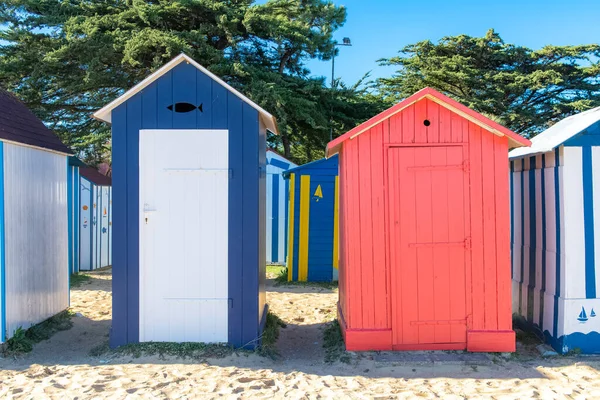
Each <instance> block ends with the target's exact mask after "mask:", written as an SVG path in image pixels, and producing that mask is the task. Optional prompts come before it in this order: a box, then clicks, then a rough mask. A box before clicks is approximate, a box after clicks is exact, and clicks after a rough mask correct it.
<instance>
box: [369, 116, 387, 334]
mask: <svg viewBox="0 0 600 400" xmlns="http://www.w3.org/2000/svg"><path fill="white" fill-rule="evenodd" d="M383 128H384V124H379V125H377V126H375V127H374V128H373V129H372V132H371V133H370V140H371V167H370V169H369V170H370V172H371V176H370V181H371V220H372V227H373V233H372V246H373V261H372V262H373V282H374V284H375V285H374V295H375V299H374V301H375V304H374V305H375V325H374V327H375V328H387V327H389V325H388V322H387V315H388V311H387V309H388V299H387V279H386V263H385V254H386V248H385V200H384V199H385V193H384V188H383V173H384V170H383V165H384V163H383V135H384V133H383V132H384V130H383Z"/></svg>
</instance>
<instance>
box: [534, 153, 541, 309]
mask: <svg viewBox="0 0 600 400" xmlns="http://www.w3.org/2000/svg"><path fill="white" fill-rule="evenodd" d="M541 158H542V157H541V156H538V157H536V164H535V165H536V167H537V169H536V170H535V172H534V174H535V227H532V229H535V243H532V246H535V247H534V248H533V249H534V251H535V288H536V289H537V290H541V289H542V257H543V255H544V249H543V247H542V244H543V237H542V219H543V215H542V169H541V166H542V160H541ZM538 299H539V297H538Z"/></svg>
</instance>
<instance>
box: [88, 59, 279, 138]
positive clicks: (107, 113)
mask: <svg viewBox="0 0 600 400" xmlns="http://www.w3.org/2000/svg"><path fill="white" fill-rule="evenodd" d="M182 62H188V63H190V64H192V65H193V66H194V67H196V68H198V69H199V70H200V71H202V72H203V73H204V74H206V75H208V76H209V77H210V78H211V79H213V80H214V81H216V82H218V83H219V84H220V85H221V86H223V87H224V88H225V89H227V90H229V91H230V92H231V93H233V94H234V95H236V96H237V97H239V98H240V99H241V100H242V101H244V102H246V103H247V104H248V105H250V106H251V107H252V108H254V109H255V110H256V111H258V114H259V115H260V118H261V120H262V121H263V122H264V124H265V126H266V127H267V129H268V130H270V131H271V132H273V133H276V134H279V131H278V129H277V121H276V120H275V117H274V116H273V115H271V114H270V113H268V112H267V111H265V110H264V109H263V108H261V107H260V106H259V105H258V104H256V103H254V102H253V101H252V100H250V99H249V98H247V97H246V96H244V95H243V94H241V93H240V92H238V91H237V90H235V89H234V88H233V87H231V86H230V85H228V84H227V83H225V81H223V80H222V79H221V78H219V77H218V76H216V75H215V74H213V73H212V72H210V71H209V70H207V69H206V68H204V67H203V66H202V65H200V64H198V63H197V62H196V61H194V60H193V59H192V58H190V57H189V56H187V55H185V54H183V53H181V54H180V55H178V56H177V57H175V58H174V59H172V60H171V61H169V62H168V63H166V64H165V65H163V66H162V67H161V68H159V69H158V70H156V71H155V72H154V73H153V74H151V75H149V76H148V77H147V78H146V79H144V80H143V81H141V82H140V83H138V84H137V85H135V86H134V87H132V88H131V89H129V90H128V91H127V92H125V93H124V94H123V95H121V96H120V97H118V98H117V99H115V100H113V101H112V102H110V103H109V104H107V105H105V106H104V107H102V108H101V109H100V110H98V111H96V112H95V113H94V114H93V117H94V118H96V119H98V120H101V121H104V122H108V123H110V122H111V111H112V110H113V109H115V108H117V107H118V106H119V105H121V104H122V103H124V102H126V101H127V100H128V99H130V98H131V97H133V96H134V95H135V94H136V93H138V92H140V91H141V90H143V89H144V88H145V87H147V86H148V85H150V84H151V83H152V82H154V81H155V80H157V79H158V78H160V77H161V76H163V75H164V74H166V73H167V72H169V71H170V70H172V69H173V68H175V67H176V66H177V65H179V64H181V63H182Z"/></svg>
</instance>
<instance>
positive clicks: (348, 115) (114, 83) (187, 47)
mask: <svg viewBox="0 0 600 400" xmlns="http://www.w3.org/2000/svg"><path fill="white" fill-rule="evenodd" d="M345 19H346V10H345V8H344V7H340V6H335V5H334V4H333V3H332V2H330V1H328V0H269V1H267V2H266V3H264V4H255V3H254V0H157V1H147V0H115V1H112V2H105V1H101V0H89V1H79V0H75V1H68V2H65V1H62V0H43V1H42V0H6V1H4V2H2V3H1V5H0V24H1V25H2V26H3V27H4V28H3V29H2V30H0V86H2V87H4V88H7V89H9V90H11V91H13V92H15V93H16V94H17V95H18V96H19V97H20V98H21V99H22V100H23V101H24V102H25V103H26V104H27V105H28V106H29V107H30V108H32V109H33V111H34V112H35V113H36V114H37V115H38V116H39V117H40V118H42V120H44V121H45V122H46V123H47V124H48V125H49V126H50V127H51V128H52V129H54V130H55V131H56V132H57V133H58V134H59V136H60V137H61V138H62V139H63V141H64V142H65V143H66V144H68V145H69V146H72V147H73V148H74V149H75V150H76V151H77V152H79V154H80V156H82V157H83V158H84V159H85V160H86V161H87V162H88V163H90V164H94V165H95V164H98V163H100V162H102V161H105V160H106V159H107V158H108V157H110V155H109V154H110V153H109V146H110V144H109V139H110V132H109V127H108V126H107V125H106V124H104V123H101V122H98V121H94V120H92V119H91V118H90V114H91V113H92V112H93V111H95V110H97V109H99V108H101V107H102V106H104V105H105V104H107V103H108V102H110V101H111V100H113V99H115V98H116V97H118V96H119V95H121V94H122V93H123V92H124V91H125V90H127V89H129V88H131V87H132V86H133V85H134V84H136V83H137V82H139V81H140V80H142V79H143V78H145V77H146V76H147V75H149V74H150V73H151V72H152V71H154V70H156V69H157V68H159V67H160V66H162V65H163V64H164V63H166V62H167V61H168V60H170V59H171V58H173V57H174V56H176V55H177V54H179V53H181V52H185V53H186V54H188V55H189V56H191V57H192V58H193V59H195V60H196V61H198V62H199V63H200V64H202V65H204V66H206V67H207V68H208V69H210V70H211V71H213V72H215V73H216V74H217V75H219V76H222V77H223V78H224V79H225V80H226V81H227V82H228V83H230V84H231V85H233V86H234V87H236V88H238V89H240V90H241V91H243V92H244V93H246V94H247V95H248V96H249V97H250V98H251V99H252V100H253V101H255V102H257V103H258V104H260V105H261V106H263V107H264V108H265V109H267V110H269V111H271V112H272V113H273V114H274V115H275V116H276V117H277V118H278V120H279V122H280V130H281V132H282V135H281V136H280V137H278V138H276V139H274V140H273V141H272V143H271V145H272V146H275V147H280V149H282V152H283V153H284V154H285V155H286V157H291V158H295V159H296V160H297V161H301V162H303V161H307V160H310V159H312V158H314V157H320V156H322V154H323V153H322V150H323V148H324V144H325V143H326V141H327V138H328V134H327V133H328V130H329V125H330V124H329V118H330V117H331V116H332V115H333V117H334V119H335V120H336V126H335V128H336V130H337V131H338V132H337V133H339V130H343V129H346V128H347V127H349V126H353V125H354V124H355V123H356V122H357V121H359V120H361V119H366V118H368V117H369V116H370V115H371V114H372V111H373V109H375V108H377V104H376V103H373V102H372V101H371V99H365V98H364V96H363V94H362V93H361V91H360V90H356V89H355V88H347V89H343V90H331V89H329V88H326V87H325V85H324V80H323V79H312V78H308V73H309V71H308V70H307V69H306V67H305V62H306V61H307V60H308V59H311V58H318V59H327V58H329V57H330V56H331V55H332V54H333V51H334V50H335V45H334V43H335V42H334V41H333V36H332V35H333V33H334V32H335V30H336V29H337V28H338V27H340V26H341V25H342V24H343V23H344V22H345ZM323 110H326V111H327V112H323Z"/></svg>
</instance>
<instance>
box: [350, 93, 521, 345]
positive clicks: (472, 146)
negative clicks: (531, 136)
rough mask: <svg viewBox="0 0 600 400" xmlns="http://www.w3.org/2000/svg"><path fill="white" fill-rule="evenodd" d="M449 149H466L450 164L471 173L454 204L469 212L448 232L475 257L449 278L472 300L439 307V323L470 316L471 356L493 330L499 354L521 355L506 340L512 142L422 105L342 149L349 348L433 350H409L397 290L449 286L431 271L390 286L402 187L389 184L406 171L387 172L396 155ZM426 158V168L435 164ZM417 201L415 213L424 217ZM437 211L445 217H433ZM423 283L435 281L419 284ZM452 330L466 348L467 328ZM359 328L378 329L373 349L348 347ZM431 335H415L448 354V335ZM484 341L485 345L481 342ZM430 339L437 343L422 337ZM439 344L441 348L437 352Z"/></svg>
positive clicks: (451, 301) (364, 330)
mask: <svg viewBox="0 0 600 400" xmlns="http://www.w3.org/2000/svg"><path fill="white" fill-rule="evenodd" d="M425 120H427V121H428V123H429V125H428V126H426V124H425V123H424V122H425ZM448 145H450V146H453V147H462V149H463V151H462V154H463V156H460V157H459V158H461V159H456V160H452V163H453V164H461V163H464V170H465V171H467V172H466V173H464V182H462V184H461V187H463V188H465V189H466V190H468V191H467V195H466V196H465V198H464V200H463V201H459V202H458V203H456V204H461V210H460V211H459V212H457V213H454V215H452V214H453V213H450V214H449V215H447V216H446V217H448V221H449V222H448V229H449V230H452V229H454V230H456V229H460V231H459V232H456V235H459V236H460V235H464V236H465V237H466V238H467V239H469V238H470V248H471V250H470V251H464V250H462V251H461V253H462V254H464V270H463V272H461V274H464V275H453V274H449V275H448V276H447V277H446V278H445V279H446V280H449V282H450V283H451V284H452V285H453V288H458V290H461V291H462V292H463V293H464V294H463V295H462V297H460V298H456V297H455V296H454V297H453V296H449V298H448V300H447V302H448V304H449V305H450V308H449V309H446V308H444V309H443V310H442V309H440V310H439V311H438V312H437V315H434V316H432V318H433V319H438V320H446V319H448V320H460V319H461V318H462V320H465V318H466V320H465V321H466V327H467V330H468V331H478V332H479V333H477V334H476V335H474V336H472V337H476V338H477V341H476V344H474V347H471V348H470V350H474V351H482V350H489V349H487V348H484V347H482V346H481V345H480V344H479V343H481V340H483V341H484V342H485V338H486V337H489V338H492V336H486V335H487V334H488V333H489V334H490V335H494V334H496V335H498V336H497V337H498V338H499V339H498V340H495V339H492V340H490V343H496V344H497V343H500V344H499V345H498V344H497V346H498V347H496V348H497V349H504V350H511V349H514V342H513V343H512V344H511V342H510V334H508V335H507V334H506V331H510V330H511V329H512V328H511V287H510V249H509V238H510V236H509V199H508V195H507V193H508V179H507V178H506V177H507V176H508V166H507V163H506V160H507V153H508V139H507V137H500V136H497V135H494V134H492V133H490V132H487V131H485V130H483V129H482V128H481V127H480V126H479V125H476V124H474V123H473V122H470V121H468V120H467V119H465V118H463V117H461V116H459V115H457V114H455V113H453V112H452V111H450V110H448V109H446V108H445V107H442V106H440V105H439V104H437V103H435V102H433V101H431V100H429V99H422V100H420V101H417V102H416V103H414V104H412V105H410V106H408V107H406V108H405V109H404V110H402V111H401V112H399V113H397V114H394V115H392V116H391V117H389V118H387V119H384V120H382V121H381V122H379V123H378V124H376V125H374V126H373V127H371V128H370V129H369V130H368V131H366V132H364V133H362V134H360V135H359V136H357V137H354V138H352V139H349V140H346V141H345V142H343V144H342V148H341V150H340V226H341V230H340V243H341V245H340V303H339V310H340V313H341V315H340V320H341V322H342V327H343V329H344V330H345V335H346V340H347V345H348V343H350V342H352V343H353V345H354V346H355V349H369V348H373V349H375V348H390V349H391V348H392V343H391V342H392V341H394V343H398V345H397V346H394V348H397V349H411V348H413V347H414V349H423V348H424V347H423V346H425V348H426V347H427V345H426V344H425V345H421V344H416V343H417V342H414V343H415V345H410V344H406V343H411V339H409V338H402V337H401V334H400V332H399V331H398V327H397V326H399V325H397V324H401V323H402V321H401V320H402V319H403V318H406V316H404V315H399V314H397V313H396V310H395V308H394V307H397V303H396V302H395V301H393V299H394V298H395V296H396V297H397V296H400V295H401V293H398V292H400V291H403V290H411V288H419V290H421V288H422V289H423V290H425V289H426V288H429V285H431V287H432V289H433V290H434V291H436V293H437V290H441V287H439V288H437V289H436V287H435V285H439V284H441V281H439V278H440V277H439V276H438V275H436V274H438V273H437V272H434V271H433V270H432V271H431V273H430V274H429V275H426V274H423V273H422V271H421V272H420V273H419V275H418V276H417V275H415V276H414V277H413V278H411V280H410V281H409V282H404V283H403V284H402V288H400V287H399V286H396V285H395V283H394V282H393V281H392V277H393V274H392V268H394V267H393V262H392V260H395V259H396V257H398V256H399V254H397V252H398V251H399V249H398V248H396V247H395V246H394V245H392V244H391V243H390V240H391V239H390V238H391V237H390V225H389V223H390V222H388V221H390V218H391V215H390V212H391V209H390V204H388V201H387V198H388V195H389V192H390V191H392V190H396V191H399V193H401V192H402V188H400V187H395V188H392V187H391V186H389V185H392V184H393V185H396V183H394V182H391V181H390V180H389V178H390V177H394V176H396V175H397V174H398V172H397V171H396V170H394V169H393V168H392V169H388V149H390V148H394V147H399V148H404V147H412V148H416V147H431V149H432V150H431V151H432V152H436V151H437V150H435V149H436V148H437V147H439V146H444V147H447V146H448ZM441 149H442V148H440V151H441ZM438 152H439V151H438ZM421 161H422V162H425V163H426V161H427V160H421ZM448 162H450V161H448ZM417 183H418V182H417ZM436 186H439V187H442V186H443V185H442V182H438V184H436ZM449 189H450V188H449ZM423 190H424V189H423ZM434 190H435V189H434ZM449 193H450V192H449ZM415 201H416V202H417V203H418V202H419V201H424V199H421V198H420V197H419V198H416V199H415ZM415 201H413V205H412V207H413V208H414V209H415V213H416V212H417V211H416V208H417V207H416V205H417V203H415ZM406 204H407V206H409V205H410V204H409V203H406ZM435 212H437V211H436V210H434V214H435ZM461 215H464V216H463V217H461ZM446 217H445V216H444V215H436V216H435V218H446ZM423 218H424V217H423ZM417 219H418V216H417ZM458 219H460V220H462V225H463V227H464V228H463V227H460V225H461V221H459V220H458ZM450 221H451V222H450ZM465 243H467V241H466V242H465ZM436 257H441V256H439V255H436ZM436 260H437V261H435V260H433V259H432V260H431V263H432V264H434V263H437V262H438V261H441V260H438V259H436ZM434 261H435V262H434ZM461 263H462V261H461ZM436 271H437V270H436ZM440 273H441V272H440ZM436 277H437V278H436ZM423 279H424V280H425V281H427V283H426V282H421V280H423ZM435 282H438V283H435ZM461 299H462V300H461ZM415 312H416V314H415V318H417V319H423V318H422V317H424V316H420V315H419V313H420V311H419V310H418V309H415ZM423 312H425V311H424V310H423ZM396 319H398V320H397V321H396ZM404 322H406V321H404ZM449 329H450V330H449V331H448V333H447V334H449V335H451V336H453V337H458V336H461V335H462V336H461V337H462V338H463V343H462V346H463V347H462V348H465V346H468V344H467V343H464V342H465V341H466V338H465V336H464V332H465V328H464V325H463V327H462V328H460V326H451V327H450V328H449ZM461 329H462V333H461ZM389 330H393V331H394V332H393V335H387V334H383V332H386V331H389ZM354 331H355V332H356V334H357V335H358V334H359V333H358V332H359V331H360V335H361V336H360V337H361V341H368V340H369V339H368V337H369V336H368V332H369V331H371V332H372V337H373V338H374V339H373V342H372V343H364V342H363V343H358V342H357V341H355V340H354V339H350V341H348V339H349V336H348V335H349V334H351V333H352V332H354ZM427 332H429V331H428V330H427V329H421V330H419V333H416V334H417V335H420V338H419V341H420V342H421V343H426V342H428V343H430V344H432V345H433V344H435V343H442V344H441V346H442V347H440V348H443V347H444V344H443V343H447V344H448V342H447V341H445V339H441V338H442V337H445V336H444V335H446V333H445V332H446V331H445V330H439V332H438V329H437V328H436V329H435V330H433V329H432V330H431V332H430V333H427ZM480 334H482V335H483V337H484V339H481V337H480ZM423 335H425V336H427V335H429V336H427V338H424V337H423ZM507 337H508V338H509V340H508V341H507ZM513 337H514V335H513ZM375 338H376V339H375ZM378 340H389V341H390V343H387V344H386V343H382V342H377V341H378ZM415 340H416V339H415ZM436 340H439V341H437V342H436ZM453 340H454V339H453ZM474 343H475V342H474ZM411 346H412V347H411ZM436 346H437V347H439V346H438V345H435V346H434V347H436ZM351 347H352V346H351ZM437 347H436V348H437ZM450 347H452V348H454V347H456V345H452V346H449V347H448V348H450ZM459 347H460V346H459ZM431 348H432V349H433V347H431Z"/></svg>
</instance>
